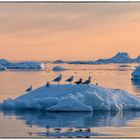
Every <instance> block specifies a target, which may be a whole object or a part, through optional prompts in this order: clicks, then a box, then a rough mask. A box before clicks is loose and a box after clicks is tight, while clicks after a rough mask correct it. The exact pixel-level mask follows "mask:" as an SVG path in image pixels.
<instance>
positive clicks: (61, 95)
mask: <svg viewBox="0 0 140 140" xmlns="http://www.w3.org/2000/svg"><path fill="white" fill-rule="evenodd" d="M0 108H1V109H11V110H16V109H35V110H42V109H43V110H46V111H55V112H56V111H63V112H64V111H67V112H70V111H75V112H82V111H86V112H91V111H96V110H108V111H111V110H137V109H138V110H139V109H140V99H139V98H137V97H135V96H133V95H131V94H129V93H128V92H127V91H124V90H121V89H110V88H105V87H101V86H97V85H94V84H91V85H74V84H63V85H53V84H52V85H50V86H49V87H46V86H41V87H39V88H37V89H35V90H33V91H30V92H27V93H25V94H23V95H22V96H19V97H17V98H15V99H7V100H4V101H2V102H1V103H0Z"/></svg>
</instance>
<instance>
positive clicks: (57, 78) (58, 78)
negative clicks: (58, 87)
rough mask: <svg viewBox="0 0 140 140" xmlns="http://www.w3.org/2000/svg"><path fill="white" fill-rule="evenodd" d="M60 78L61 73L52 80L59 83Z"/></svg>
mask: <svg viewBox="0 0 140 140" xmlns="http://www.w3.org/2000/svg"><path fill="white" fill-rule="evenodd" d="M61 79H62V74H60V75H59V76H58V77H56V78H55V79H54V80H53V82H58V84H59V82H60V81H61Z"/></svg>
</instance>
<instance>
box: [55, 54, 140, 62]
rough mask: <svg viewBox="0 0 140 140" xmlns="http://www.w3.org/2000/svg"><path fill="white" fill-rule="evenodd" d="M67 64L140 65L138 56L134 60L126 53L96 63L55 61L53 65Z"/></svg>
mask: <svg viewBox="0 0 140 140" xmlns="http://www.w3.org/2000/svg"><path fill="white" fill-rule="evenodd" d="M57 62H58V63H59V64H60V63H68V64H109V63H140V55H139V56H138V57H136V58H131V57H130V56H129V54H128V53H127V52H118V53H117V54H115V55H114V56H113V57H111V58H104V59H98V60H96V61H63V60H56V61H54V63H55V64H56V63H57Z"/></svg>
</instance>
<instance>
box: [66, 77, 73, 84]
mask: <svg viewBox="0 0 140 140" xmlns="http://www.w3.org/2000/svg"><path fill="white" fill-rule="evenodd" d="M73 78H74V76H71V77H70V78H68V79H67V80H66V82H69V83H70V84H71V82H72V81H73Z"/></svg>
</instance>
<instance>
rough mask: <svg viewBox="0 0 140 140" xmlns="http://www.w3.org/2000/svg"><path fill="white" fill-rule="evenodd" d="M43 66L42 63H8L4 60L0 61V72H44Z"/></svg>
mask: <svg viewBox="0 0 140 140" xmlns="http://www.w3.org/2000/svg"><path fill="white" fill-rule="evenodd" d="M45 68H46V67H45V64H44V63H42V62H34V61H24V62H15V63H14V62H9V61H8V60H6V59H0V70H6V69H10V70H44V69H45Z"/></svg>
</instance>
